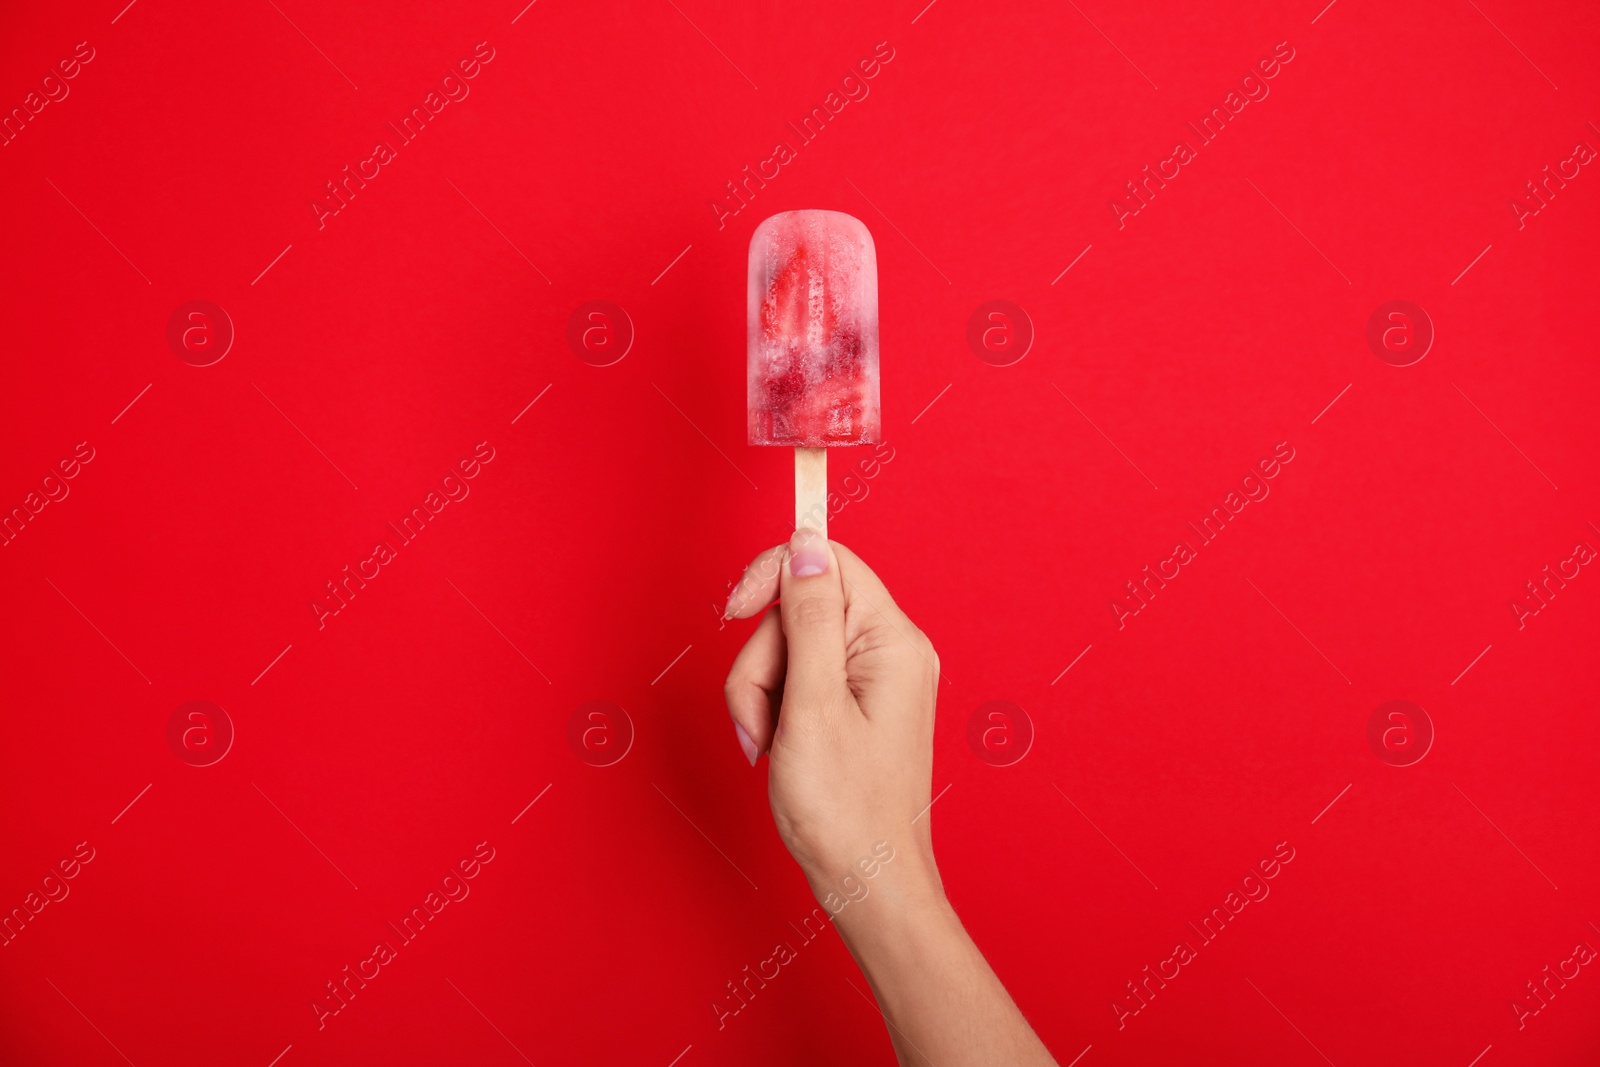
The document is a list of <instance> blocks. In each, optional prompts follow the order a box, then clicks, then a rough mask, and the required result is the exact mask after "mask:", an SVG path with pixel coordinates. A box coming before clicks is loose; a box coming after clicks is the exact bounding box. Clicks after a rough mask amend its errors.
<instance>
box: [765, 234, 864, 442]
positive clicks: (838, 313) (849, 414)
mask: <svg viewBox="0 0 1600 1067" xmlns="http://www.w3.org/2000/svg"><path fill="white" fill-rule="evenodd" d="M748 322H749V335H748V339H749V380H748V401H749V417H750V443H751V444H753V445H782V446H788V447H791V448H820V447H826V446H830V445H854V444H872V443H875V442H877V441H878V440H880V438H881V435H882V422H881V416H880V413H879V409H878V260H877V254H876V252H875V251H874V249H873V245H872V235H871V234H870V233H868V232H867V228H866V226H864V225H863V224H862V223H861V220H859V219H856V218H853V217H852V216H850V215H846V214H844V213H843V212H839V211H787V212H784V213H783V214H781V215H774V216H772V217H771V218H769V219H767V220H766V221H765V222H763V223H762V224H761V225H760V226H758V227H756V232H755V234H754V236H752V237H751V238H750V275H749V320H748Z"/></svg>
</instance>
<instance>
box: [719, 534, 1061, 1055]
mask: <svg viewBox="0 0 1600 1067" xmlns="http://www.w3.org/2000/svg"><path fill="white" fill-rule="evenodd" d="M775 599H776V600H778V601H779V603H778V605H777V606H775V607H771V608H770V610H768V609H769V606H770V605H772V602H773V601H774V600H775ZM763 612H764V613H765V614H762V613H763ZM758 614H762V618H761V621H760V623H759V624H758V625H757V626H756V629H755V632H754V633H753V634H752V635H751V637H750V639H749V641H748V642H746V644H745V646H744V648H743V649H742V650H741V651H740V652H739V655H738V657H737V658H736V659H735V660H734V663H733V669H732V671H731V672H730V673H729V675H728V681H727V684H726V686H725V689H724V693H725V696H726V698H727V702H728V711H729V714H730V715H732V717H733V721H734V723H735V725H736V733H737V734H738V735H739V738H738V739H739V743H740V747H741V748H742V749H743V750H744V753H745V756H746V757H747V758H748V759H749V760H750V762H751V764H752V765H753V764H754V763H755V762H756V761H757V759H759V757H760V756H762V755H766V756H767V794H768V798H769V800H770V802H771V804H772V817H773V821H774V822H775V823H777V827H778V833H779V834H780V835H781V836H782V837H783V842H784V844H785V845H787V846H788V848H789V852H790V854H792V855H793V856H794V858H795V861H796V862H797V863H799V865H800V869H801V870H802V871H803V872H804V873H805V876H806V880H807V881H808V882H809V883H810V885H811V891H812V893H813V894H814V895H815V896H816V898H817V900H818V902H819V903H822V904H823V905H824V906H826V907H828V908H829V911H830V912H832V911H833V910H834V908H835V907H837V906H838V903H839V900H840V899H841V897H843V896H844V895H845V894H844V890H843V889H842V888H841V887H842V886H844V885H846V884H847V883H846V882H845V879H846V878H847V877H849V878H851V879H852V880H851V882H849V883H848V884H849V885H850V886H852V887H854V888H855V890H856V893H859V891H860V887H862V886H865V888H866V890H867V892H866V895H865V896H862V897H860V899H855V894H852V896H851V899H850V902H849V903H848V904H847V905H846V906H844V907H843V909H842V910H839V911H838V912H837V914H836V915H835V917H834V927H835V929H837V930H838V932H839V936H840V937H841V938H842V939H843V940H844V943H845V945H846V947H847V948H849V950H850V954H851V955H852V956H854V957H855V960H856V963H857V964H858V965H859V966H860V967H861V971H862V973H863V974H864V975H865V976H866V979H867V982H868V984H869V985H870V986H871V987H872V992H873V994H874V995H875V996H876V997H877V998H878V1005H879V1008H880V1009H881V1010H882V1012H883V1016H884V1019H885V1021H886V1022H887V1023H888V1026H889V1037H890V1040H891V1041H893V1043H894V1049H895V1054H896V1055H897V1056H898V1057H899V1060H900V1063H901V1064H902V1065H908V1067H909V1065H922V1064H937V1065H938V1067H968V1065H976V1064H1008V1065H1010V1064H1023V1065H1054V1064H1055V1060H1054V1059H1052V1058H1051V1056H1050V1053H1049V1052H1048V1051H1047V1050H1046V1049H1045V1047H1044V1045H1043V1043H1041V1042H1040V1040H1039V1038H1038V1037H1037V1036H1036V1035H1035V1034H1034V1032H1033V1028H1032V1027H1031V1026H1029V1025H1028V1021H1027V1020H1026V1019H1025V1018H1023V1016H1022V1013H1021V1012H1020V1011H1018V1010H1017V1007H1016V1005H1015V1004H1014V1003H1012V1000H1011V997H1010V995H1009V994H1008V993H1007V992H1006V989H1005V986H1003V985H1001V984H1000V980H999V979H998V978H996V977H995V974H994V971H993V970H991V969H990V967H989V964H988V963H987V962H986V961H985V960H984V958H983V954H982V953H980V952H979V951H978V948H977V946H976V945H975V944H973V942H972V938H970V937H969V936H968V935H967V932H966V930H965V929H964V928H963V927H962V925H961V920H960V919H958V918H957V917H956V913H955V909H954V908H952V907H951V906H950V903H949V901H948V900H946V899H945V894H944V886H943V883H942V882H941V881H940V878H939V869H938V866H937V865H936V864H935V862H934V856H933V836H932V832H931V830H930V824H931V823H932V812H931V811H929V810H928V804H929V801H930V800H931V799H932V798H931V788H932V773H933V709H934V702H935V700H936V698H937V697H938V688H939V657H938V655H937V654H936V653H935V652H934V649H933V644H932V642H930V641H929V640H928V638H927V637H926V636H924V634H923V633H922V631H921V630H919V629H917V627H916V626H915V625H914V624H913V623H912V622H911V620H910V619H908V618H907V617H906V616H905V613H904V612H902V611H901V610H900V609H899V607H897V606H896V605H895V602H894V600H893V598H891V597H890V596H889V591H888V590H887V589H886V588H884V585H883V583H882V582H881V581H880V580H879V579H878V576H877V575H875V574H874V573H873V572H872V571H871V569H869V568H868V567H867V565H866V564H865V563H863V562H861V559H860V557H858V556H857V555H856V554H855V553H853V552H851V551H850V550H849V549H848V548H845V547H844V546H843V545H840V544H837V543H834V542H829V541H826V540H824V539H823V538H821V537H820V536H818V535H816V534H814V533H812V532H810V531H806V530H802V531H799V532H797V533H796V534H795V536H794V539H793V540H791V541H790V542H789V543H788V544H785V545H778V546H777V547H775V548H771V549H768V550H767V551H766V552H763V553H761V555H759V556H757V557H756V559H755V561H754V562H753V563H751V565H750V567H749V569H748V570H746V572H745V575H744V578H743V579H741V581H740V582H739V584H738V586H736V587H735V589H734V593H733V596H732V597H731V598H730V599H729V601H728V609H727V615H728V617H729V618H739V619H748V618H752V617H754V616H756V615H758ZM913 820H915V821H913ZM883 843H886V844H887V846H888V848H891V849H892V850H893V859H892V860H891V861H889V862H887V863H872V864H869V865H868V866H866V867H862V866H860V864H861V862H862V859H863V857H870V856H874V855H875V852H874V849H875V847H876V848H877V852H876V855H877V856H881V855H883V854H884V847H883ZM868 870H871V871H872V872H873V873H872V874H870V876H869V875H867V873H866V872H867V871H868ZM830 896H831V900H830ZM830 905H831V906H830Z"/></svg>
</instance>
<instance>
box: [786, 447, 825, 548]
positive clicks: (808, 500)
mask: <svg viewBox="0 0 1600 1067" xmlns="http://www.w3.org/2000/svg"><path fill="white" fill-rule="evenodd" d="M794 528H795V529H796V530H815V531H817V533H819V534H821V535H822V536H823V537H827V536H828V450H827V449H826V448H797V449H795V450H794Z"/></svg>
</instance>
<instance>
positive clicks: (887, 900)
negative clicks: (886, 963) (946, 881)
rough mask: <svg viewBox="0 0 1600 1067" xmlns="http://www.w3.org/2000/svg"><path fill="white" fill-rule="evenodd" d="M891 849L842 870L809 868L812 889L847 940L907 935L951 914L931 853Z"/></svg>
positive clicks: (855, 940)
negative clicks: (869, 862) (864, 863)
mask: <svg viewBox="0 0 1600 1067" xmlns="http://www.w3.org/2000/svg"><path fill="white" fill-rule="evenodd" d="M880 854H882V853H881V852H880ZM889 855H890V856H892V858H891V859H889V860H887V861H883V862H880V863H877V864H872V865H868V866H867V867H866V868H865V869H863V868H862V865H861V864H860V863H859V862H858V863H857V864H856V865H854V866H852V867H847V868H845V869H844V872H843V873H842V874H841V873H835V874H833V875H831V876H830V875H829V874H827V873H825V872H821V871H817V872H811V871H808V872H807V875H806V877H807V881H808V882H810V884H811V892H812V894H813V895H814V896H815V897H816V899H817V902H818V903H819V904H821V905H822V907H823V910H825V911H826V912H827V913H828V916H829V918H830V919H831V920H832V922H833V925H834V927H835V928H836V929H837V930H838V931H839V934H840V936H841V937H842V938H844V940H845V941H846V943H847V944H850V945H852V946H854V944H856V943H858V942H866V941H871V940H874V939H876V938H878V937H880V936H883V935H887V936H905V935H906V934H908V933H912V932H913V931H914V930H916V929H919V928H923V927H926V926H927V925H928V924H930V923H934V922H938V921H940V920H942V919H943V918H944V917H945V916H946V915H947V914H953V910H952V909H951V908H950V905H949V902H948V901H947V900H946V899H945V895H944V885H943V883H942V882H941V881H940V879H939V871H938V868H937V867H936V866H935V864H934V862H933V857H932V855H923V854H922V853H921V852H920V851H919V850H916V849H914V848H908V849H905V850H903V851H898V852H896V851H890V852H889Z"/></svg>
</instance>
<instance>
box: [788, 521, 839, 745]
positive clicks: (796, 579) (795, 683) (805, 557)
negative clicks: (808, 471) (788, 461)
mask: <svg viewBox="0 0 1600 1067" xmlns="http://www.w3.org/2000/svg"><path fill="white" fill-rule="evenodd" d="M780 582H781V585H780V589H781V592H782V598H783V599H782V601H781V607H782V611H783V632H784V635H785V636H786V637H787V639H788V646H789V670H788V677H787V679H786V680H785V682H784V704H785V706H786V707H789V706H798V707H799V708H801V709H804V710H802V711H801V714H802V715H807V714H810V713H811V711H812V709H817V708H824V707H829V706H831V705H832V704H833V703H834V702H836V701H837V700H838V699H839V696H840V695H841V694H843V693H847V692H849V689H848V687H847V684H846V676H845V648H844V583H843V581H842V580H841V578H840V575H839V560H838V557H837V556H835V555H834V553H833V547H832V546H831V545H830V544H829V543H828V541H827V538H825V537H823V536H822V535H820V534H818V533H817V532H816V531H814V530H796V531H795V533H794V537H793V538H791V539H790V541H789V558H788V563H787V565H786V566H785V567H784V568H783V573H782V575H781V576H780Z"/></svg>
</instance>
